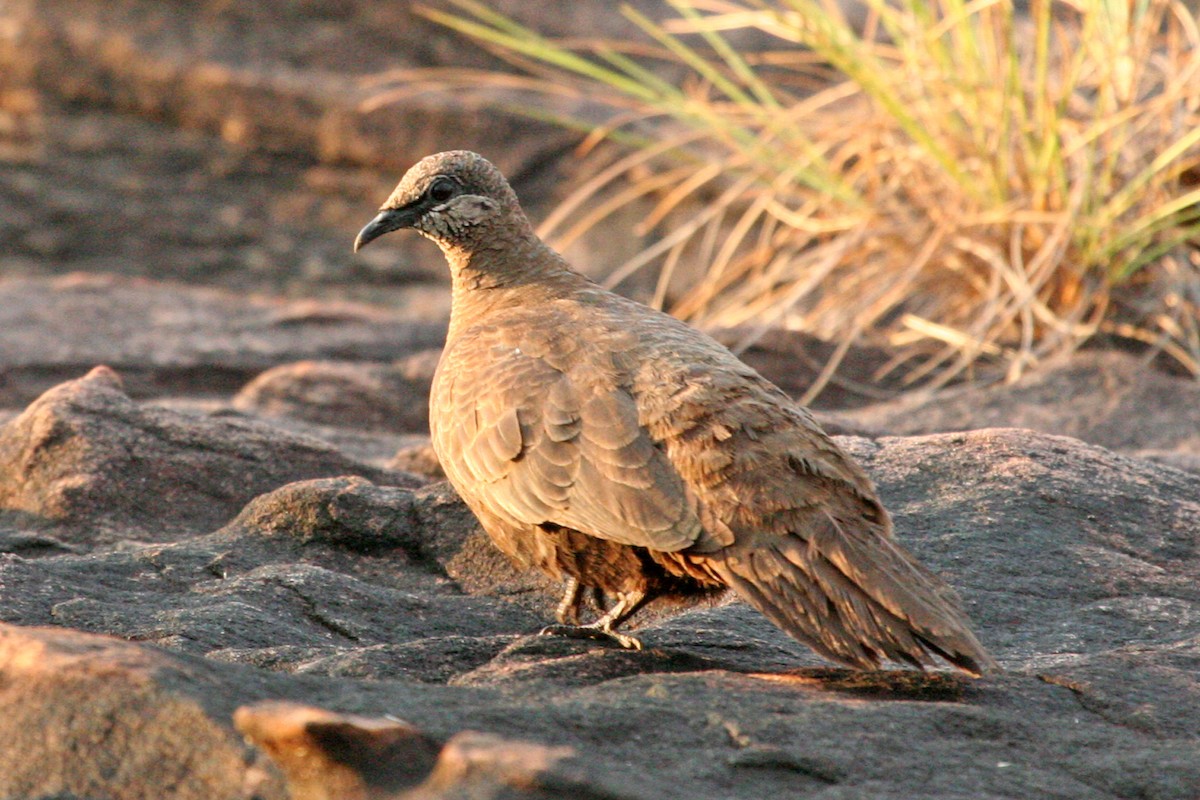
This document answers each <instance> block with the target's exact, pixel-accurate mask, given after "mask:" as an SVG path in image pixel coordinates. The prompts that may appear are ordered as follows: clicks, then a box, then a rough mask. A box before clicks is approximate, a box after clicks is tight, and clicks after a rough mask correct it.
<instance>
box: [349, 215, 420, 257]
mask: <svg viewBox="0 0 1200 800" xmlns="http://www.w3.org/2000/svg"><path fill="white" fill-rule="evenodd" d="M418 216H419V214H418V213H417V212H416V211H415V210H414V209H411V208H385V209H383V210H382V211H380V212H379V214H378V215H376V217H375V219H373V220H371V221H370V222H368V223H367V225H366V227H364V228H363V229H362V230H361V231H359V232H358V236H356V237H355V239H354V252H356V253H357V252H358V251H359V250H360V249H361V248H363V247H366V246H367V245H368V244H370V243H371V242H373V241H375V240H376V239H378V238H379V237H380V236H383V235H384V234H385V233H391V232H392V231H396V230H400V229H401V228H411V227H412V226H413V223H414V222H416V221H417V217H418Z"/></svg>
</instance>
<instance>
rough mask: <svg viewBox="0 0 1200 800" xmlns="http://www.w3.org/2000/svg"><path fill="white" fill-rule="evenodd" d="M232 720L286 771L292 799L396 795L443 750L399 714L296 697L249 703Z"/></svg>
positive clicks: (359, 798) (415, 780) (417, 779)
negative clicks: (338, 708) (367, 712)
mask: <svg viewBox="0 0 1200 800" xmlns="http://www.w3.org/2000/svg"><path fill="white" fill-rule="evenodd" d="M233 720H234V725H236V726H237V729H238V730H239V731H241V732H242V734H243V735H245V736H246V738H247V739H249V740H250V741H252V742H253V743H254V744H255V745H256V746H258V747H259V748H260V749H262V750H263V751H265V752H266V753H267V754H268V755H270V757H271V758H272V759H273V760H274V761H275V763H277V764H278V765H279V766H280V768H281V769H282V770H283V773H284V775H286V776H287V782H288V796H289V797H290V798H291V800H325V799H326V798H328V799H329V800H334V798H338V800H365V799H366V798H374V797H381V796H393V797H394V796H397V795H398V793H399V792H400V791H402V790H403V789H408V788H412V787H413V786H415V785H417V784H418V783H420V782H421V781H423V780H424V779H425V777H426V776H427V775H428V774H429V772H430V771H431V770H432V769H433V765H434V762H435V759H436V757H437V754H438V751H439V750H440V749H441V748H440V745H439V744H438V743H437V742H434V741H432V740H430V739H429V738H428V737H427V736H425V735H424V734H423V733H421V732H420V731H418V730H417V729H416V728H414V727H413V726H412V725H409V724H408V723H406V722H401V721H400V720H396V719H380V718H369V717H361V716H358V715H355V714H336V713H333V712H330V711H325V710H324V709H319V708H312V707H308V706H302V705H298V704H296V703H281V702H266V703H259V704H256V705H253V706H243V707H242V708H239V709H238V710H237V711H236V712H235V713H234V715H233Z"/></svg>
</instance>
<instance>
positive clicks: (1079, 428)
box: [841, 350, 1200, 471]
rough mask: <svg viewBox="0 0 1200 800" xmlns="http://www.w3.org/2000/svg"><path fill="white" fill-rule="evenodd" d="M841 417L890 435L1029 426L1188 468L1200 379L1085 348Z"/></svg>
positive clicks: (1196, 452)
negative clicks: (994, 381) (1009, 377)
mask: <svg viewBox="0 0 1200 800" xmlns="http://www.w3.org/2000/svg"><path fill="white" fill-rule="evenodd" d="M841 416H842V417H843V418H844V419H847V420H849V421H851V422H854V423H858V424H860V425H863V426H865V427H867V428H869V429H874V430H878V431H885V432H887V433H891V434H894V435H898V436H902V435H908V436H911V435H916V434H926V433H943V432H949V431H965V430H974V429H977V428H990V427H1017V428H1029V429H1031V430H1036V431H1041V432H1043V433H1053V434H1059V435H1063V436H1073V437H1075V438H1077V439H1082V440H1084V441H1085V442H1090V443H1092V444H1097V445H1100V446H1101V447H1107V448H1109V449H1111V450H1119V451H1122V452H1127V453H1141V452H1143V451H1145V452H1148V454H1149V455H1151V456H1152V457H1154V458H1155V459H1156V460H1163V461H1167V460H1175V463H1176V465H1177V466H1180V467H1183V468H1192V469H1193V471H1195V470H1194V466H1195V465H1194V464H1193V462H1192V461H1191V460H1190V457H1194V456H1200V382H1197V381H1196V380H1194V379H1188V378H1182V377H1179V376H1177V375H1172V374H1170V373H1168V372H1165V371H1163V370H1161V369H1158V368H1156V367H1155V366H1154V364H1153V362H1152V361H1151V360H1148V359H1147V358H1145V357H1138V356H1134V355H1132V354H1129V353H1123V352H1119V351H1097V350H1088V351H1083V352H1080V353H1076V354H1075V355H1074V356H1072V358H1071V359H1070V360H1069V361H1068V362H1066V363H1065V364H1060V365H1058V366H1054V367H1047V368H1045V369H1043V370H1039V371H1037V372H1033V373H1031V374H1029V375H1027V376H1026V377H1024V378H1022V379H1021V380H1020V381H1018V382H1017V383H1015V384H1011V385H997V386H990V387H972V386H967V387H955V388H953V389H947V390H944V391H942V392H938V393H934V394H932V395H921V394H914V395H910V396H908V397H906V398H902V399H898V400H895V401H892V402H888V403H883V404H879V405H875V406H868V407H866V408H862V409H857V410H853V411H847V412H845V413H844V414H842V415H841Z"/></svg>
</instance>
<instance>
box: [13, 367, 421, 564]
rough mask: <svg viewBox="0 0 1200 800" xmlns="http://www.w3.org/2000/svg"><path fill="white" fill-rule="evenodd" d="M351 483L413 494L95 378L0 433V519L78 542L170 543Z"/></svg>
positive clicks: (244, 424) (354, 467)
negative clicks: (319, 482)
mask: <svg viewBox="0 0 1200 800" xmlns="http://www.w3.org/2000/svg"><path fill="white" fill-rule="evenodd" d="M344 473H354V474H358V475H363V476H366V477H369V478H372V479H374V480H377V481H382V482H387V483H393V484H397V485H408V486H414V485H416V484H417V483H418V482H419V481H418V480H417V479H416V478H414V477H413V476H409V475H406V474H405V473H398V472H396V473H389V472H386V471H384V470H380V469H378V468H375V467H371V466H368V465H365V464H358V463H355V462H353V461H351V460H350V459H348V458H346V457H345V456H344V455H342V453H341V452H340V451H338V450H336V449H334V448H333V447H331V446H329V445H328V444H326V443H324V442H322V441H320V440H317V439H306V438H301V437H298V436H294V435H292V434H288V433H286V432H284V431H281V430H278V429H276V428H272V427H270V426H267V425H264V424H262V423H259V422H254V421H251V420H245V419H236V418H228V417H215V418H211V417H192V416H188V415H184V414H179V413H176V412H172V411H169V410H166V409H160V408H154V407H143V406H139V405H138V404H137V403H135V402H134V401H133V400H131V399H130V398H129V397H128V395H126V394H125V393H124V391H123V389H122V386H121V382H120V379H119V378H118V376H117V374H116V373H115V372H113V371H112V370H110V369H109V368H107V367H96V368H95V369H93V370H92V371H91V372H89V373H88V374H87V375H86V376H84V377H82V378H79V379H78V380H74V381H70V382H68V383H65V384H62V385H60V386H58V387H55V388H54V389H51V390H50V391H48V392H46V394H44V395H43V396H42V397H40V398H39V399H38V400H36V401H35V402H34V403H33V404H32V405H30V406H29V408H28V409H26V410H25V412H24V413H22V414H20V415H19V416H17V417H15V418H14V419H12V420H10V421H9V422H8V423H7V424H6V425H5V426H4V427H3V428H0V518H5V517H6V518H8V519H10V520H12V521H14V523H15V524H17V525H20V526H21V527H27V528H31V529H51V530H54V531H56V532H57V533H58V535H60V536H61V537H63V538H66V539H73V540H77V541H113V540H117V539H128V538H143V539H144V538H155V539H159V540H162V539H172V538H179V537H180V536H183V535H186V534H187V533H189V532H190V533H196V532H202V531H205V530H211V529H213V528H215V527H217V526H219V525H221V524H222V523H224V522H226V521H228V520H229V519H231V518H232V517H233V516H234V515H235V514H237V512H238V511H239V510H240V509H241V508H242V506H244V505H245V504H246V503H247V502H248V501H249V500H250V499H251V498H253V497H254V496H255V495H257V494H260V493H262V492H265V491H269V490H270V489H272V488H275V487H277V486H280V485H282V484H284V483H287V482H289V481H293V480H298V479H302V478H311V477H317V476H323V475H339V474H344Z"/></svg>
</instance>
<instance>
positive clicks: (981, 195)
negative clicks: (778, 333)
mask: <svg viewBox="0 0 1200 800" xmlns="http://www.w3.org/2000/svg"><path fill="white" fill-rule="evenodd" d="M666 2H667V3H668V4H669V6H670V7H671V9H672V13H671V14H669V15H668V17H669V18H668V19H666V20H664V21H654V20H652V19H650V18H648V17H647V16H645V15H643V14H642V13H640V12H638V11H637V10H635V9H633V8H631V7H628V6H625V7H623V8H622V11H621V13H623V14H624V15H625V16H626V17H628V18H629V19H630V20H631V21H632V22H633V23H634V24H635V25H636V26H637V27H638V28H639V29H640V30H641V31H642V32H643V33H644V34H645V38H646V41H645V42H641V43H629V42H611V41H584V40H571V41H555V40H551V39H548V38H546V37H543V36H541V35H539V34H538V33H536V32H535V31H532V30H530V29H528V28H525V27H523V26H521V25H519V24H517V23H515V22H513V21H512V20H509V19H507V18H505V17H503V16H502V15H499V14H497V13H496V12H494V11H492V10H490V9H489V8H488V7H487V6H486V5H484V4H483V3H480V2H477V0H454V4H455V5H456V6H457V7H458V9H459V13H447V12H445V11H439V10H433V9H426V10H425V11H424V13H425V14H426V15H427V16H428V17H430V18H432V19H434V20H436V21H438V22H440V23H442V24H444V25H446V26H448V27H450V28H453V29H454V30H457V31H459V32H461V33H463V34H465V35H467V36H470V37H472V38H474V39H476V40H477V41H479V42H481V43H483V44H485V45H486V46H488V47H489V48H491V49H492V50H493V51H494V52H497V53H498V54H500V55H502V56H504V57H506V58H508V59H509V60H511V61H512V62H513V63H515V64H517V65H518V66H520V67H521V69H522V71H523V74H522V75H512V74H501V73H486V74H484V75H482V76H481V75H480V74H478V73H471V72H463V71H459V72H452V71H446V72H441V73H438V77H437V79H436V81H435V82H436V83H437V85H438V86H439V87H442V88H454V87H461V86H467V85H471V86H478V85H479V83H480V81H485V82H491V83H492V84H493V85H495V86H498V87H504V88H508V89H515V90H520V91H521V92H524V93H526V94H527V93H529V92H532V93H534V95H535V99H534V100H533V101H531V102H528V103H526V106H525V107H526V108H532V109H535V110H533V111H532V113H534V114H537V115H540V116H543V117H544V118H550V115H549V114H547V113H546V112H545V110H544V109H545V108H546V107H547V105H548V104H546V103H539V102H538V101H537V100H536V96H540V95H557V96H570V97H572V98H575V99H579V98H586V99H587V104H586V105H580V106H579V108H580V109H585V108H586V111H584V110H580V111H579V112H578V113H573V114H567V115H566V116H564V117H561V118H558V121H560V122H562V123H563V124H568V125H573V126H575V127H579V128H582V129H586V130H590V131H592V132H593V135H592V136H591V137H590V139H589V142H591V143H594V142H595V141H597V140H600V139H612V140H615V141H616V142H618V143H619V145H620V147H621V148H623V149H624V151H625V153H626V155H625V156H624V157H622V158H620V159H618V160H617V161H615V162H614V163H612V164H611V165H609V166H608V168H607V169H605V170H603V171H601V172H600V173H599V175H598V176H597V178H596V179H595V180H592V181H589V182H588V183H586V184H585V185H583V186H581V187H580V188H579V189H578V190H577V191H576V192H575V193H574V194H573V195H572V196H571V197H569V198H567V200H566V201H565V202H564V203H563V205H562V206H561V207H560V209H559V210H558V212H556V213H554V214H552V215H551V217H550V218H549V219H548V220H547V221H546V223H545V224H544V225H543V233H544V234H546V235H547V236H549V237H550V238H551V239H552V241H555V243H556V244H558V245H559V246H565V245H566V244H569V243H570V241H572V240H573V239H575V238H577V237H578V236H580V235H582V234H583V233H584V232H585V231H586V230H587V229H589V228H590V227H592V226H594V225H597V224H598V223H600V222H602V221H603V219H604V218H605V217H606V216H607V215H608V214H610V213H613V212H615V211H616V210H618V209H619V208H620V207H622V206H623V205H625V204H628V203H631V202H645V201H646V199H649V200H650V201H651V202H652V209H651V211H650V213H649V214H648V216H647V218H646V221H645V223H644V224H643V229H644V230H643V231H642V232H644V233H653V234H654V236H653V239H652V243H651V244H649V245H648V246H647V247H646V249H645V250H643V251H642V252H641V253H640V254H638V255H637V256H635V257H634V258H632V259H631V260H629V261H628V262H627V263H625V264H623V265H620V266H618V267H617V268H616V269H615V270H614V272H613V274H612V275H611V276H610V279H609V280H610V283H613V284H615V283H616V282H618V281H620V280H622V279H624V278H626V277H628V276H629V275H631V274H632V273H634V272H637V271H640V270H657V277H656V285H657V290H656V292H655V294H654V297H655V299H656V301H657V302H659V303H660V304H667V305H668V310H670V311H671V312H672V313H674V314H676V315H677V316H680V317H684V318H687V319H690V320H691V321H693V322H695V323H697V324H700V325H702V326H732V325H749V326H751V327H753V328H757V329H759V330H765V329H766V328H767V327H768V326H771V325H786V326H788V327H792V328H798V329H803V330H806V331H810V332H812V333H815V334H817V335H820V336H823V337H826V338H828V339H831V340H836V341H839V342H841V343H842V344H843V346H842V347H841V348H839V349H838V350H837V351H836V352H837V353H839V354H842V353H845V352H846V348H847V347H848V346H849V345H850V344H851V343H852V342H869V343H872V344H883V345H886V346H888V347H889V348H891V349H892V351H893V352H895V354H896V355H895V358H894V359H892V361H891V362H890V363H889V364H888V365H887V367H885V368H884V369H883V370H882V371H881V373H880V375H879V376H878V377H879V378H881V379H882V378H884V377H886V376H887V375H888V374H890V375H891V377H892V378H893V379H897V380H899V381H900V382H901V383H902V384H905V385H912V386H915V385H926V386H931V385H941V384H944V383H946V382H949V381H952V380H959V379H962V378H976V379H983V378H989V379H991V378H1007V379H1015V378H1017V377H1019V376H1020V375H1021V374H1022V373H1023V372H1024V371H1026V370H1027V369H1029V368H1032V367H1035V366H1037V365H1038V364H1040V363H1042V362H1044V361H1046V360H1047V359H1051V358H1053V357H1056V356H1059V355H1062V354H1065V353H1068V352H1070V351H1072V350H1074V349H1075V348H1077V347H1079V346H1080V345H1081V344H1082V343H1084V342H1086V341H1088V340H1089V339H1091V338H1093V337H1095V336H1097V335H1100V334H1107V335H1110V336H1114V337H1119V338H1125V339H1134V340H1137V341H1139V342H1142V343H1145V344H1148V345H1150V346H1152V347H1155V348H1159V349H1161V350H1162V351H1163V352H1165V353H1167V354H1169V355H1170V356H1171V357H1173V358H1174V359H1175V361H1177V362H1178V363H1179V364H1180V365H1182V366H1183V367H1184V368H1185V369H1186V370H1188V371H1190V372H1191V373H1192V374H1193V375H1197V376H1200V30H1198V28H1200V26H1198V23H1197V19H1196V15H1195V13H1194V12H1192V11H1189V9H1188V8H1187V6H1186V5H1185V4H1184V3H1183V2H1181V1H1180V0H1132V2H1112V0H1074V1H1073V2H1063V1H1061V0H1060V1H1059V2H1048V0H1032V2H1031V4H1030V6H1029V9H1028V12H1027V13H1022V12H1018V11H1016V10H1015V9H1014V6H1013V3H1012V2H1011V0H972V1H971V2H964V1H963V0H865V4H866V9H867V13H866V18H865V21H864V22H862V23H861V24H860V25H852V24H851V23H850V22H848V21H847V20H846V18H845V17H844V16H843V13H842V11H841V9H840V8H839V6H838V5H837V3H836V2H834V0H666ZM743 29H754V30H755V31H757V32H758V35H759V36H760V37H762V38H764V39H765V40H766V41H768V42H769V43H770V46H769V47H767V48H765V49H756V50H755V51H754V52H742V51H740V50H739V49H738V48H737V47H735V46H734V45H733V44H732V43H731V41H730V39H731V36H730V32H732V31H740V30H743ZM680 73H682V74H684V75H685V77H684V79H683V80H680V81H673V80H668V79H666V78H664V77H662V76H664V75H672V74H680ZM399 77H400V83H401V84H404V86H403V87H402V88H400V89H393V90H390V92H389V90H382V89H381V94H380V95H379V98H378V100H379V101H380V102H386V101H388V100H389V99H394V98H395V96H396V95H395V92H396V91H400V92H404V91H412V90H413V88H412V87H413V84H412V83H411V80H412V78H413V77H414V76H413V75H412V74H409V75H407V76H399ZM422 80H425V81H426V83H425V84H422V85H424V86H425V87H426V88H428V86H429V85H430V84H429V83H428V81H429V80H431V78H430V75H428V74H426V75H424V76H423V78H422ZM418 83H419V82H418ZM597 107H599V108H600V109H602V111H603V113H602V114H601V115H600V116H596V109H597ZM681 263H691V264H699V265H703V266H702V268H701V269H700V271H699V278H698V279H696V280H692V281H689V282H688V285H686V286H683V287H681V288H680V287H679V286H678V283H679V282H680V281H679V279H678V278H677V275H678V273H679V271H680V267H679V265H680V264H681ZM834 368H836V363H834V364H831V366H830V371H832V369H834Z"/></svg>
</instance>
